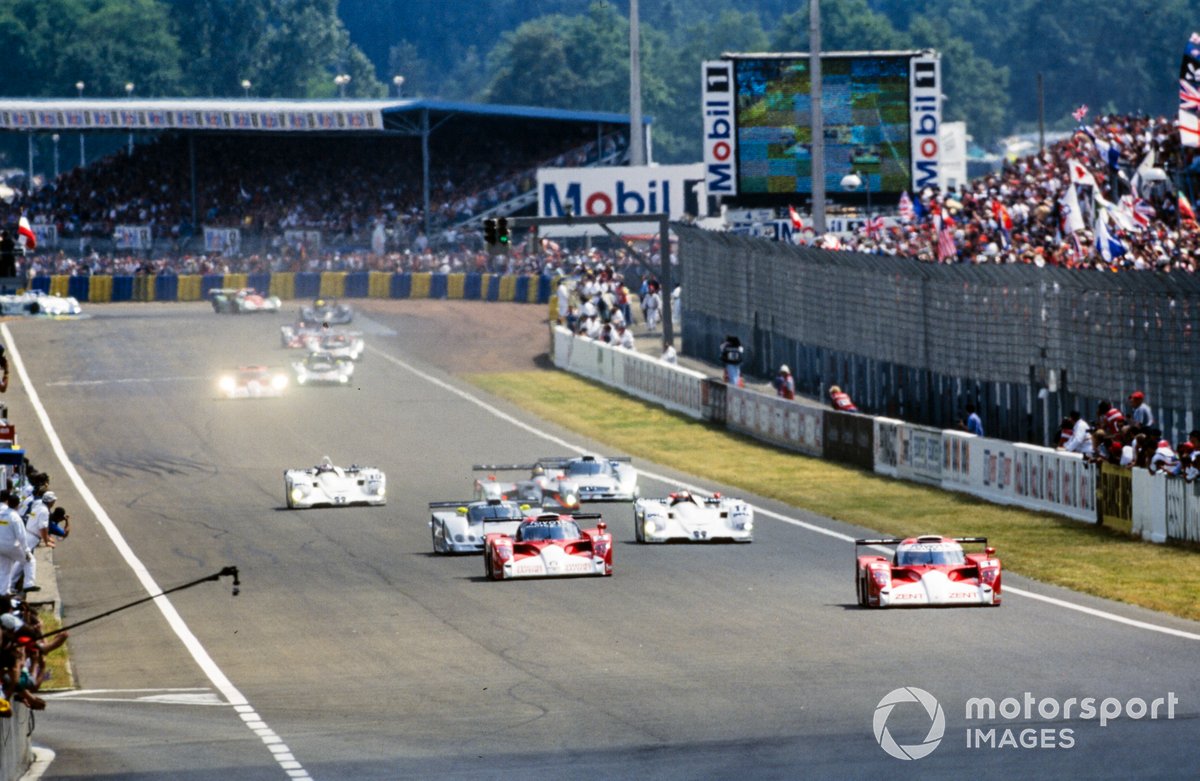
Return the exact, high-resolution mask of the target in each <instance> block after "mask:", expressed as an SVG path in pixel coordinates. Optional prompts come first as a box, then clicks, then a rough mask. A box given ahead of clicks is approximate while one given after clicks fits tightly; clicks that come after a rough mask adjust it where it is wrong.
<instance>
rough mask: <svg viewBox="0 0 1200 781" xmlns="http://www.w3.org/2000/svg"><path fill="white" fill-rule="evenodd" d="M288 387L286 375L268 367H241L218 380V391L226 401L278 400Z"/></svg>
mask: <svg viewBox="0 0 1200 781" xmlns="http://www.w3.org/2000/svg"><path fill="white" fill-rule="evenodd" d="M287 385H288V378H287V375H286V374H284V373H283V372H280V371H276V370H274V369H268V368H267V367H266V366H239V367H238V368H237V369H235V370H233V371H231V372H227V373H226V374H222V375H221V378H220V379H219V380H217V389H218V390H219V391H220V392H221V396H222V398H226V399H270V398H278V397H279V396H282V395H283V391H284V389H285V388H287Z"/></svg>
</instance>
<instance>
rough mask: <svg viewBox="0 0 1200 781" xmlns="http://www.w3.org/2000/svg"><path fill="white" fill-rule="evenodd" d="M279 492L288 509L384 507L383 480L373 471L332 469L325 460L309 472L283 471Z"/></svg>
mask: <svg viewBox="0 0 1200 781" xmlns="http://www.w3.org/2000/svg"><path fill="white" fill-rule="evenodd" d="M283 490H284V496H285V498H286V499H287V506H288V507H289V508H291V509H304V508H308V507H347V506H349V505H352V504H367V505H374V506H382V505H385V504H387V478H386V476H385V475H384V474H383V472H382V471H381V470H379V469H376V468H375V467H370V466H357V465H353V464H352V465H350V466H348V467H345V468H343V467H340V466H334V465H333V462H332V461H330V460H329V456H325V457H324V458H322V459H321V463H319V464H317V465H316V466H314V467H311V468H309V469H286V470H284V472H283Z"/></svg>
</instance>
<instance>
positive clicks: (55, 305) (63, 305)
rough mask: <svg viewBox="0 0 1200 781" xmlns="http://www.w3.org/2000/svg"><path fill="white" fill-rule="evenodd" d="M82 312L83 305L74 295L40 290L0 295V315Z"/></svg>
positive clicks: (71, 314)
mask: <svg viewBox="0 0 1200 781" xmlns="http://www.w3.org/2000/svg"><path fill="white" fill-rule="evenodd" d="M82 312H83V307H81V306H80V305H79V300H78V299H77V298H75V296H52V295H50V294H49V293H43V292H41V291H40V290H28V291H26V292H24V293H18V294H13V295H4V296H0V315H45V316H47V317H73V316H75V315H78V314H81V313H82Z"/></svg>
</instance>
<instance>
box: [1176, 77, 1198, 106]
mask: <svg viewBox="0 0 1200 781" xmlns="http://www.w3.org/2000/svg"><path fill="white" fill-rule="evenodd" d="M1179 110H1180V111H1190V112H1192V113H1193V114H1200V89H1197V88H1196V85H1195V84H1192V83H1191V82H1189V81H1188V80H1187V79H1180V80H1179Z"/></svg>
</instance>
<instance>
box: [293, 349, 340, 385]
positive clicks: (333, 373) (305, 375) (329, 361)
mask: <svg viewBox="0 0 1200 781" xmlns="http://www.w3.org/2000/svg"><path fill="white" fill-rule="evenodd" d="M292 370H293V371H294V372H295V373H296V384H298V385H349V384H350V378H351V377H353V376H354V362H353V361H350V360H347V359H346V358H338V357H336V356H333V355H330V354H329V353H309V354H308V357H306V358H305V359H304V360H303V361H296V362H295V363H293V364H292Z"/></svg>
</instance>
